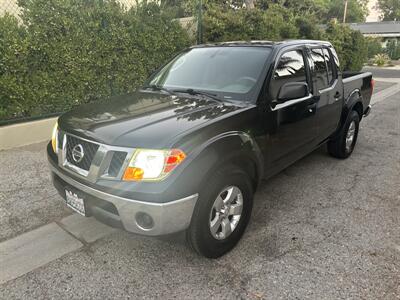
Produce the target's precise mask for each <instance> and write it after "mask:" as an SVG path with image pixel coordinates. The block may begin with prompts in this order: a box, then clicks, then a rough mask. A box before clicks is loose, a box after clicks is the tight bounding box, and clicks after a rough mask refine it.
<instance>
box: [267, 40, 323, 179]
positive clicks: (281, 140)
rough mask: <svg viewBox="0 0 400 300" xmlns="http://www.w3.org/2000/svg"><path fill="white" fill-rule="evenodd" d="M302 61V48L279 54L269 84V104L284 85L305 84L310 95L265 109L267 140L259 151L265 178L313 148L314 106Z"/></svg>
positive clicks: (315, 133) (314, 133)
mask: <svg viewBox="0 0 400 300" xmlns="http://www.w3.org/2000/svg"><path fill="white" fill-rule="evenodd" d="M305 57H306V56H305V53H304V48H303V47H301V48H294V49H290V50H287V51H285V52H283V53H282V54H281V55H280V57H279V59H278V63H277V64H276V67H275V70H274V73H273V78H272V79H271V82H270V86H269V89H268V93H269V98H270V99H272V101H274V100H277V97H278V94H279V91H280V89H281V87H282V86H283V85H284V84H286V83H288V82H304V83H307V84H308V85H309V87H310V93H309V95H308V96H306V97H302V98H299V99H292V100H288V101H286V102H281V103H279V104H277V105H276V106H272V107H270V108H269V113H267V114H266V116H265V118H266V120H265V124H266V127H267V128H266V131H267V138H266V139H265V141H264V147H263V148H264V157H265V163H266V166H265V171H266V175H267V176H268V175H269V173H271V172H272V173H276V171H280V170H281V169H282V168H284V167H286V166H288V165H289V164H291V163H293V162H294V161H295V160H297V159H299V158H300V157H301V156H303V155H304V154H305V153H307V152H309V151H310V150H311V149H312V148H313V147H315V139H316V135H317V127H316V122H315V111H316V110H315V109H316V102H315V97H314V96H313V94H312V88H311V87H312V85H311V84H310V74H309V73H308V71H307V70H308V62H306V59H305ZM271 175H272V174H271Z"/></svg>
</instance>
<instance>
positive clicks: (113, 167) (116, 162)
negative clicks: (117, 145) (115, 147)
mask: <svg viewBox="0 0 400 300" xmlns="http://www.w3.org/2000/svg"><path fill="white" fill-rule="evenodd" d="M126 154H127V153H126V152H121V151H115V152H114V154H113V157H112V159H111V162H110V165H109V167H108V171H107V174H108V176H111V177H117V176H118V173H119V171H120V170H121V167H122V165H123V164H124V161H125V158H126Z"/></svg>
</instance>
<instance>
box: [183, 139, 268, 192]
mask: <svg viewBox="0 0 400 300" xmlns="http://www.w3.org/2000/svg"><path fill="white" fill-rule="evenodd" d="M227 164H234V165H237V166H238V167H240V168H243V169H244V171H245V172H247V173H248V174H249V176H251V179H252V180H253V182H254V188H256V187H257V185H258V184H259V181H260V180H261V178H262V174H263V171H264V170H263V166H264V164H263V156H262V154H261V151H260V149H259V147H258V145H257V143H256V142H255V140H254V139H253V138H252V137H251V136H250V135H249V134H247V133H245V132H241V131H230V132H224V133H222V134H219V135H217V136H215V137H213V138H212V139H210V140H208V141H206V142H205V143H203V144H201V145H199V146H198V147H196V149H194V151H193V152H192V153H191V155H190V156H188V161H187V162H186V166H185V168H184V169H183V170H182V172H181V174H180V175H179V176H178V177H179V178H178V180H176V181H175V183H176V184H177V185H178V186H181V187H185V189H187V188H189V189H190V190H192V191H193V192H196V193H201V191H199V190H198V189H199V188H200V187H202V186H204V184H205V183H206V182H207V180H208V178H209V177H210V175H211V174H212V173H213V172H215V170H216V169H218V168H221V167H222V166H224V165H227Z"/></svg>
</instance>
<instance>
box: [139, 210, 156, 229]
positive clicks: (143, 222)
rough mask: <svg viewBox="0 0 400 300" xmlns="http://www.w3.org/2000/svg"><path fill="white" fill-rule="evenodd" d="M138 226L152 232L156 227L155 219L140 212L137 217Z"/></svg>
mask: <svg viewBox="0 0 400 300" xmlns="http://www.w3.org/2000/svg"><path fill="white" fill-rule="evenodd" d="M135 220H136V225H137V226H139V227H140V228H141V229H144V230H150V229H151V228H153V227H154V221H153V218H152V217H151V216H150V215H149V214H146V213H144V212H138V213H136V215H135Z"/></svg>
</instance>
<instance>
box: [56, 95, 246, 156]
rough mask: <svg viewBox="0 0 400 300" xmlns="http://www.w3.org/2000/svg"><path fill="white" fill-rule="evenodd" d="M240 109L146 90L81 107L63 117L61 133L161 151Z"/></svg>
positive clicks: (61, 119) (200, 97) (211, 101)
mask: <svg viewBox="0 0 400 300" xmlns="http://www.w3.org/2000/svg"><path fill="white" fill-rule="evenodd" d="M182 95H183V94H182ZM240 108H241V107H240V106H237V105H233V104H229V103H220V102H218V101H215V100H213V99H207V98H206V97H203V96H199V97H192V96H187V97H185V96H175V95H167V94H165V95H164V94H160V93H155V92H145V91H143V92H136V93H133V94H128V95H124V96H118V97H113V98H111V99H110V100H108V101H103V102H100V103H93V104H87V105H82V106H79V107H78V108H76V109H74V110H72V111H70V112H67V113H65V114H63V115H62V116H61V117H60V118H59V121H58V124H59V126H60V128H61V130H64V131H66V132H68V133H72V134H75V135H77V136H81V137H83V138H88V139H91V140H95V141H98V142H101V143H104V144H108V145H114V146H124V147H134V148H156V149H157V148H163V147H168V146H169V144H170V143H171V141H172V140H173V138H174V137H175V136H177V135H179V134H182V133H183V132H185V131H187V130H190V129H193V128H194V127H196V126H201V125H203V124H205V123H207V122H211V121H213V120H216V119H218V118H220V117H222V116H224V115H226V114H230V113H232V112H234V111H236V110H238V109H240Z"/></svg>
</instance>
